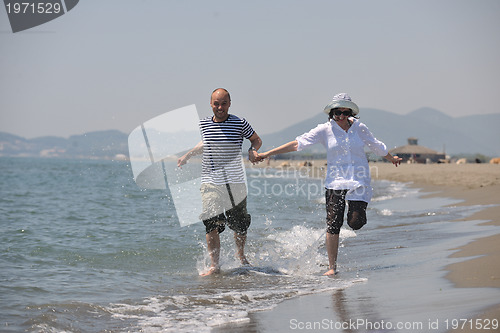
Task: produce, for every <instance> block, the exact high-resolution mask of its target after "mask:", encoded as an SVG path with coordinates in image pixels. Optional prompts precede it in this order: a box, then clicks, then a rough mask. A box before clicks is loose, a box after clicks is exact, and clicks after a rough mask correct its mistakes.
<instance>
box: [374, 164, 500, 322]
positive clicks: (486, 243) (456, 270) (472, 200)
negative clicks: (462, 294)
mask: <svg viewBox="0 0 500 333" xmlns="http://www.w3.org/2000/svg"><path fill="white" fill-rule="evenodd" d="M375 166H376V167H377V168H376V170H377V171H378V175H373V173H372V175H373V179H387V180H394V181H399V182H411V183H412V186H416V187H419V188H422V189H423V190H424V191H425V192H430V193H432V194H429V195H430V196H444V197H452V198H457V199H461V200H463V202H462V203H460V204H459V205H496V206H493V207H488V208H486V209H484V210H481V211H480V212H477V213H475V214H473V215H472V216H470V218H469V219H470V220H484V221H487V222H485V223H484V224H485V225H495V226H500V217H499V216H500V196H499V194H500V165H496V164H472V163H470V164H403V165H401V166H399V167H397V168H395V167H393V166H392V165H390V164H388V163H377V164H375ZM457 250H458V251H457V252H455V253H454V254H453V255H452V257H455V258H464V261H462V262H459V263H455V264H452V265H449V266H447V267H446V270H447V271H448V273H447V275H446V277H447V278H448V279H450V280H451V281H452V282H453V283H454V284H455V286H456V287H457V288H485V287H492V288H500V234H498V233H497V234H495V235H492V236H490V237H486V238H481V239H477V240H474V241H473V242H471V243H469V244H465V245H462V246H459V247H457ZM468 257H475V258H473V259H467V258H468ZM476 318H482V319H491V318H497V319H499V318H500V304H499V305H497V306H495V307H493V308H489V309H485V310H484V312H483V313H481V314H479V315H478V316H477V317H476ZM456 331H457V332H459V331H460V330H456ZM469 331H470V332H474V331H478V332H481V331H482V332H484V330H463V332H469Z"/></svg>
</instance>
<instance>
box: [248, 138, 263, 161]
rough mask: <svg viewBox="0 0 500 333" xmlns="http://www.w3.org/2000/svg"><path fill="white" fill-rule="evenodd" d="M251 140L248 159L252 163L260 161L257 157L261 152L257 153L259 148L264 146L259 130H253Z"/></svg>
mask: <svg viewBox="0 0 500 333" xmlns="http://www.w3.org/2000/svg"><path fill="white" fill-rule="evenodd" d="M248 140H250V149H248V159H249V160H250V162H252V163H256V162H259V160H257V157H258V156H259V154H258V153H257V150H259V148H260V147H261V146H262V140H261V138H260V137H259V135H258V134H257V132H253V134H252V136H251V137H250V138H248Z"/></svg>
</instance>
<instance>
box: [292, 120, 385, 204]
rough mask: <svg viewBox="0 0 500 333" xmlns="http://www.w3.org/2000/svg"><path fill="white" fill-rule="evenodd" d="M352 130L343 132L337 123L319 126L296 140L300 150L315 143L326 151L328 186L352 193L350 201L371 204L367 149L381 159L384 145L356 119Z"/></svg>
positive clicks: (349, 197)
mask: <svg viewBox="0 0 500 333" xmlns="http://www.w3.org/2000/svg"><path fill="white" fill-rule="evenodd" d="M350 120H351V121H352V122H353V123H352V125H351V127H350V128H349V130H348V131H347V132H346V131H344V130H343V129H342V128H341V127H340V126H339V125H338V124H337V123H336V122H335V121H334V120H331V121H329V122H327V123H324V124H319V125H318V126H316V127H315V128H313V129H312V130H310V131H309V132H307V133H304V134H302V135H300V136H298V137H297V138H296V140H297V142H298V147H297V150H298V151H300V150H302V149H304V148H306V147H309V146H311V145H313V144H316V143H321V144H322V145H323V146H324V147H325V148H326V156H327V174H326V179H325V187H326V188H328V189H334V190H350V191H349V192H348V194H347V196H346V199H347V200H361V201H365V202H370V199H371V195H372V190H371V186H370V182H371V177H370V168H369V166H368V160H367V158H366V153H365V150H364V147H365V146H367V147H368V148H370V150H371V151H373V152H374V153H375V154H377V155H378V156H385V155H387V152H388V151H387V147H386V146H385V144H384V143H383V142H381V141H379V140H377V139H376V138H375V137H374V136H373V134H372V133H371V132H370V130H369V129H368V127H366V125H365V124H363V123H361V122H359V121H358V120H357V119H354V118H350Z"/></svg>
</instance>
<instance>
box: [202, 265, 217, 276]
mask: <svg viewBox="0 0 500 333" xmlns="http://www.w3.org/2000/svg"><path fill="white" fill-rule="evenodd" d="M219 273H220V268H219V267H210V268H209V270H208V271H206V272H204V273H201V274H200V276H209V275H212V274H219Z"/></svg>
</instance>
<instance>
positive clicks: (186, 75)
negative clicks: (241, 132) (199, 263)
mask: <svg viewBox="0 0 500 333" xmlns="http://www.w3.org/2000/svg"><path fill="white" fill-rule="evenodd" d="M0 49H1V52H0V73H1V74H0V94H1V95H0V112H1V113H0V131H6V132H10V133H13V134H16V135H20V136H24V137H27V138H33V137H38V136H45V135H56V136H64V137H68V136H69V135H72V134H82V133H85V132H89V131H95V130H106V129H118V130H121V131H123V132H125V133H130V132H131V131H132V130H133V129H134V128H135V127H137V126H139V125H140V124H141V123H142V122H144V121H147V120H148V119H151V118H153V117H155V116H157V115H160V114H162V113H164V112H167V111H170V110H174V109H177V108H180V107H184V106H187V105H190V104H196V106H197V109H198V113H199V114H200V116H206V115H209V114H210V112H211V110H210V107H209V98H210V93H211V91H212V90H213V89H214V88H216V87H225V88H227V89H228V90H229V91H230V92H231V97H232V107H231V110H230V112H231V113H234V114H236V115H239V116H242V117H245V118H246V119H247V120H249V122H250V123H251V124H252V126H253V127H254V129H255V130H256V131H257V132H258V133H260V134H265V133H270V132H273V131H275V130H279V129H282V128H284V127H286V126H289V125H291V124H295V123H297V122H300V121H301V120H303V119H306V118H310V117H312V116H314V115H316V114H318V113H320V112H321V111H322V110H323V107H324V106H325V105H326V104H328V103H329V101H330V100H331V98H332V97H333V96H334V95H335V94H336V93H339V92H347V93H349V94H350V95H351V96H352V98H353V101H354V102H356V103H357V104H358V105H359V106H360V107H361V113H360V115H361V116H362V112H363V108H368V107H370V108H378V109H383V110H386V111H390V112H395V113H398V114H406V113H408V112H411V111H413V110H415V109H418V108H420V107H424V106H429V107H433V108H436V109H438V110H440V111H442V112H444V113H446V114H448V115H451V116H454V117H457V116H464V115H470V114H485V113H498V112H500V106H499V105H500V103H499V99H498V97H499V95H500V83H499V80H500V60H499V59H500V1H498V0H481V1H473V0H469V1H461V0H449V1H436V0H428V1H427V0H415V1H401V0H394V1H383V0H377V1H373V0H369V1H347V0H345V1H332V0H328V1H315V0H307V1H306V0H302V1H290V0H286V1H285V0H280V1H272V0H267V1H249V0H245V1H235V0H228V1H218V0H214V1H188V0H186V1H181V0H177V1H171V0H142V1H141V0H81V1H80V2H79V4H78V5H77V6H76V7H75V8H74V9H73V10H71V11H70V12H68V13H67V14H65V15H63V16H62V17H60V18H58V19H55V20H53V21H51V22H48V23H46V24H44V25H41V26H38V27H35V28H32V29H30V30H26V31H25V32H19V33H15V34H14V33H12V31H11V29H10V25H9V23H8V19H7V14H6V12H5V7H3V6H1V9H0ZM387 121H389V122H390V121H391V120H390V119H387ZM368 125H369V124H368Z"/></svg>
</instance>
